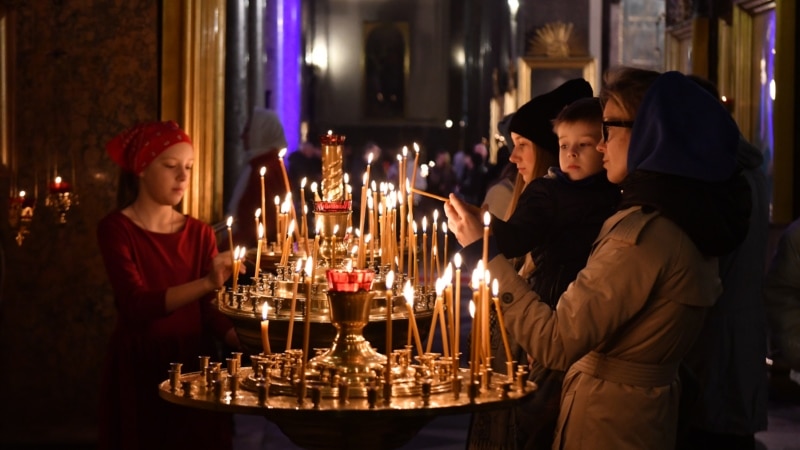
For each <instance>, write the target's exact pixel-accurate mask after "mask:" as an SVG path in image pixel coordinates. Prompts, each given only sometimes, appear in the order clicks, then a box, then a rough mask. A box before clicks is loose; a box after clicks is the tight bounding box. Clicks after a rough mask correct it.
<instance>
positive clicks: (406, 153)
mask: <svg viewBox="0 0 800 450" xmlns="http://www.w3.org/2000/svg"><path fill="white" fill-rule="evenodd" d="M406 156H408V146H407V145H404V146H403V158H405V157H406Z"/></svg>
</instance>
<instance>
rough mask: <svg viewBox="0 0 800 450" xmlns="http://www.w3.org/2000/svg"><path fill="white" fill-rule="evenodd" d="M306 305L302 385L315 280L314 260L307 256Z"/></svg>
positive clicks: (309, 338) (301, 371)
mask: <svg viewBox="0 0 800 450" xmlns="http://www.w3.org/2000/svg"><path fill="white" fill-rule="evenodd" d="M297 270H298V271H299V270H300V261H299V260H298V261H297ZM305 274H306V307H305V314H304V315H303V319H304V321H303V363H302V368H301V370H300V385H301V386H302V385H303V384H304V383H305V382H306V363H307V361H308V346H309V341H310V340H311V282H312V281H313V278H314V277H313V274H314V262H313V260H312V259H311V258H306V265H305Z"/></svg>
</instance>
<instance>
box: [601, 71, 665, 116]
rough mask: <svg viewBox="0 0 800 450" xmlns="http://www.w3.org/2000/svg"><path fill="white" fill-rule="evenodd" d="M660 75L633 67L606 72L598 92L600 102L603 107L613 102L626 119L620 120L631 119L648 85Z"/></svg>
mask: <svg viewBox="0 0 800 450" xmlns="http://www.w3.org/2000/svg"><path fill="white" fill-rule="evenodd" d="M660 75H661V74H660V73H658V72H655V71H653V70H646V69H637V68H634V67H626V66H622V67H615V68H613V69H610V70H609V71H608V72H606V75H605V77H604V83H603V89H601V90H600V101H601V102H602V103H603V105H605V104H606V103H608V101H613V102H614V103H616V104H617V105H619V107H620V108H621V109H622V111H623V112H625V114H626V115H627V116H628V117H620V119H633V118H634V117H636V112H637V111H639V106H641V104H642V100H643V99H644V95H645V94H646V93H647V90H648V89H650V85H652V84H653V82H654V81H656V78H658V77H659V76H660Z"/></svg>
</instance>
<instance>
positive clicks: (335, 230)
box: [333, 223, 339, 236]
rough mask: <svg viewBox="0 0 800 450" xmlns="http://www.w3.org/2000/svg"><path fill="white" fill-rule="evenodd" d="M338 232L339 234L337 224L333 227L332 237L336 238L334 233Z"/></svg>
mask: <svg viewBox="0 0 800 450" xmlns="http://www.w3.org/2000/svg"><path fill="white" fill-rule="evenodd" d="M338 232H339V224H338V223H337V224H336V225H334V226H333V235H334V236H336V233H338Z"/></svg>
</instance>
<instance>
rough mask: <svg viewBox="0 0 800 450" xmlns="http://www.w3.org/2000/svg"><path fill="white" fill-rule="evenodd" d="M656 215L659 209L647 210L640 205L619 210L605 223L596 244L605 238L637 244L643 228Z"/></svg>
mask: <svg viewBox="0 0 800 450" xmlns="http://www.w3.org/2000/svg"><path fill="white" fill-rule="evenodd" d="M656 217H658V211H652V212H645V211H643V210H642V208H641V207H640V206H634V207H631V208H628V209H625V210H622V211H619V212H617V213H616V214H614V215H613V216H611V217H610V218H609V219H608V220H607V221H606V223H605V224H603V228H602V229H601V230H600V234H599V235H598V236H597V239H596V240H595V244H597V243H598V242H599V241H601V240H603V239H614V240H617V241H622V242H625V243H626V244H630V245H635V244H636V242H637V241H638V240H639V235H640V234H641V233H642V230H644V228H645V227H646V226H647V224H648V223H650V221H651V220H653V219H655V218H656Z"/></svg>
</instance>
